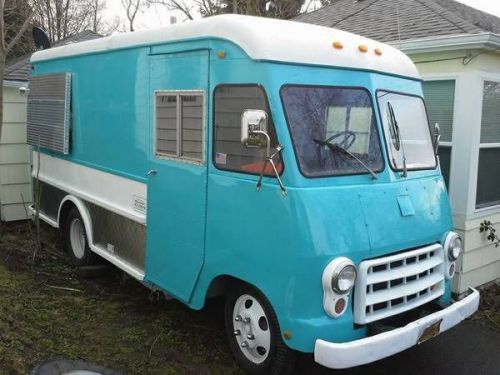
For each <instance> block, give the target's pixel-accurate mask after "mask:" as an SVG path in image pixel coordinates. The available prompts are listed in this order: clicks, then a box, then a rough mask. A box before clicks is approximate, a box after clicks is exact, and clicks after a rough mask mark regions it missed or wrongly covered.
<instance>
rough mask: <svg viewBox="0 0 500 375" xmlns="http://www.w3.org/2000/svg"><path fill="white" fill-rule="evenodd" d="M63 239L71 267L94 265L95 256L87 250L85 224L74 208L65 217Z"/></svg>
mask: <svg viewBox="0 0 500 375" xmlns="http://www.w3.org/2000/svg"><path fill="white" fill-rule="evenodd" d="M63 238H64V246H65V249H66V251H67V252H68V254H69V257H70V261H71V263H72V264H73V265H75V266H89V265H92V264H95V262H96V259H97V256H96V255H95V254H94V253H93V252H92V251H91V250H90V248H89V244H88V240H87V232H86V230H85V223H84V222H83V219H82V216H81V215H80V212H78V209H77V208H76V207H72V208H71V209H70V210H69V212H68V214H67V215H66V220H65V222H64V226H63Z"/></svg>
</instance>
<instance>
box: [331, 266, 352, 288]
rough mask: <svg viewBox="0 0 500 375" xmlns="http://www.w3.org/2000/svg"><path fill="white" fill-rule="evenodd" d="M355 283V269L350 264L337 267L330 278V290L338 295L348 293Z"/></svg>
mask: <svg viewBox="0 0 500 375" xmlns="http://www.w3.org/2000/svg"><path fill="white" fill-rule="evenodd" d="M355 281H356V268H355V267H354V266H353V265H352V264H347V265H344V266H341V267H339V269H338V270H336V272H335V273H334V275H333V278H332V289H333V290H334V291H335V292H336V293H339V294H345V293H348V292H349V291H350V290H351V289H352V288H353V287H354V283H355Z"/></svg>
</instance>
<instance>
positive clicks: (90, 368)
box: [30, 360, 120, 375]
mask: <svg viewBox="0 0 500 375" xmlns="http://www.w3.org/2000/svg"><path fill="white" fill-rule="evenodd" d="M61 374H89V375H90V374H95V375H120V373H119V372H117V371H113V370H110V369H106V368H104V367H101V366H96V365H94V364H92V363H88V362H85V361H81V360H77V361H70V360H52V361H47V362H44V363H42V364H40V365H38V366H36V367H35V368H34V369H33V370H32V371H31V372H30V375H61Z"/></svg>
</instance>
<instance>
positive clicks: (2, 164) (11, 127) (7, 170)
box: [0, 30, 101, 221]
mask: <svg viewBox="0 0 500 375" xmlns="http://www.w3.org/2000/svg"><path fill="white" fill-rule="evenodd" d="M100 37H101V35H99V34H96V33H94V32H92V31H88V30H87V31H83V32H81V33H79V34H76V35H74V36H72V37H70V38H67V39H65V40H63V41H61V42H59V43H57V45H64V44H68V43H76V42H81V41H84V40H90V39H95V38H100ZM30 57H31V55H26V56H23V57H21V58H18V59H16V60H14V61H10V62H9V63H8V64H7V66H6V68H5V76H4V81H3V97H4V102H3V126H2V137H1V138H0V220H2V221H14V220H22V219H26V218H27V210H26V207H27V206H28V205H29V204H30V203H31V200H32V191H31V178H30V160H29V157H30V156H29V155H30V153H29V146H28V145H27V144H26V111H27V102H26V99H27V98H26V95H25V94H23V93H21V91H20V88H21V87H27V86H28V79H29V76H30V73H31V65H30V62H29V59H30Z"/></svg>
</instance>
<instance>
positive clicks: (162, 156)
mask: <svg viewBox="0 0 500 375" xmlns="http://www.w3.org/2000/svg"><path fill="white" fill-rule="evenodd" d="M161 96H175V97H176V121H175V125H176V155H172V154H166V153H162V152H159V151H158V137H157V132H158V118H157V116H156V114H157V110H158V108H157V104H156V102H157V99H158V97H161ZM183 96H199V97H201V100H202V103H201V105H202V108H201V112H202V113H201V159H196V158H193V157H189V156H183V155H182V115H181V114H182V100H181V98H182V97H183ZM206 107H207V105H206V93H205V90H201V89H198V90H155V91H154V117H153V118H154V129H153V130H154V131H153V137H154V138H153V139H154V142H153V156H154V157H155V158H156V159H159V160H174V161H179V162H185V163H189V164H195V165H203V164H204V163H205V160H206V145H205V144H206V134H205V132H206V126H207V125H206V118H207V117H206Z"/></svg>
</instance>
